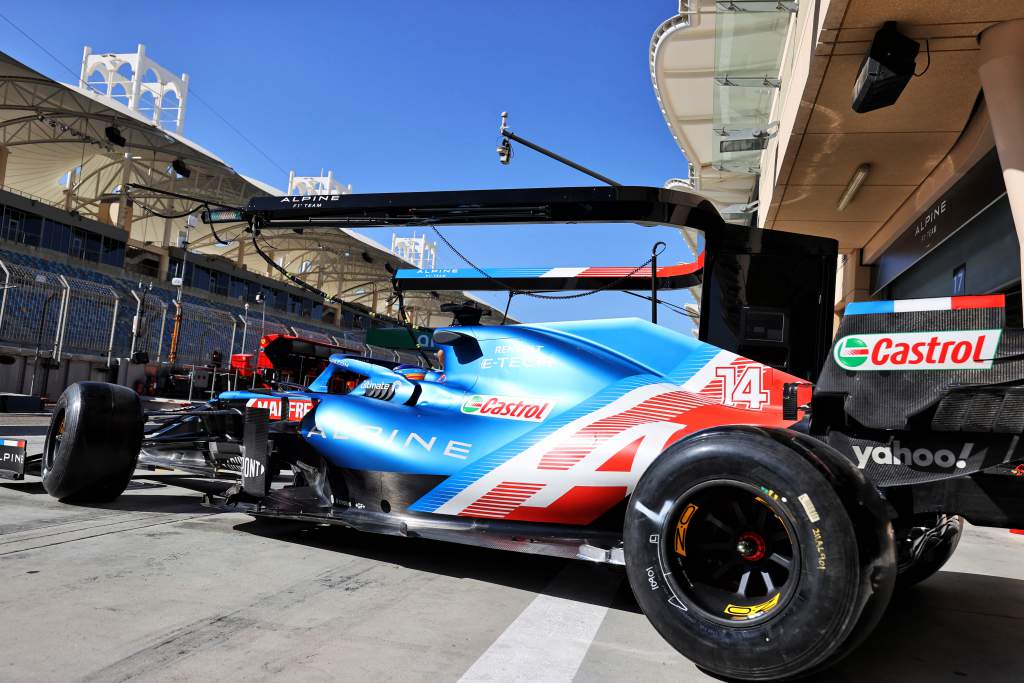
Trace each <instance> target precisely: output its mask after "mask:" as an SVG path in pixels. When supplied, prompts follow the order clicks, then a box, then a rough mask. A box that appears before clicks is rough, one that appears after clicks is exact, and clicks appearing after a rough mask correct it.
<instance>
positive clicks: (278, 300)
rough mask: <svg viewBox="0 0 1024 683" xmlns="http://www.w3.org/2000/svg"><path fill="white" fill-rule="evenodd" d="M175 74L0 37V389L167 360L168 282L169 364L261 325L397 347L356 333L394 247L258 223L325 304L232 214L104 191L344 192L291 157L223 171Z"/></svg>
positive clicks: (55, 383)
mask: <svg viewBox="0 0 1024 683" xmlns="http://www.w3.org/2000/svg"><path fill="white" fill-rule="evenodd" d="M188 85H189V84H188V76H187V75H185V74H181V75H180V76H178V75H175V74H174V73H173V72H171V71H170V70H168V69H165V68H163V67H162V66H160V65H159V64H157V63H156V62H154V61H153V60H152V59H151V58H150V57H149V56H148V55H147V54H146V53H145V48H144V46H142V45H140V46H139V48H138V50H137V52H135V53H128V54H107V53H103V54H94V53H93V52H92V51H91V50H90V49H89V48H86V49H85V54H84V56H83V60H82V69H81V75H80V78H79V81H78V82H77V83H74V84H65V83H60V82H57V81H55V80H53V79H50V78H48V77H46V76H44V75H42V74H40V73H38V72H36V71H34V70H32V69H30V68H28V67H27V66H25V65H24V64H21V63H20V62H18V61H17V60H15V59H14V58H12V57H10V56H8V55H6V54H3V53H0V105H2V106H0V361H2V364H0V391H9V392H16V393H36V394H41V395H46V396H48V397H51V398H52V397H55V396H56V395H59V393H60V392H61V391H62V390H63V389H64V387H66V386H67V385H68V384H70V383H72V382H75V381H79V380H84V379H101V380H107V379H110V380H116V381H119V382H121V383H125V384H128V385H132V384H133V383H134V382H135V381H136V380H137V379H138V378H139V377H140V376H142V375H143V374H144V372H145V369H146V368H145V366H146V365H147V364H148V365H149V366H150V370H152V365H153V364H166V363H167V362H168V354H169V352H170V347H171V334H172V328H173V321H174V317H175V310H176V308H175V300H176V299H177V298H178V297H179V296H180V301H181V327H180V330H179V340H178V346H177V349H176V363H178V364H180V365H185V366H188V365H206V364H209V362H210V357H211V355H212V354H213V352H214V351H217V352H220V354H221V355H222V357H223V358H224V359H227V358H229V357H230V355H231V354H232V353H240V352H247V353H251V352H252V351H254V350H255V348H256V345H257V344H258V341H259V338H260V337H261V336H262V335H263V334H264V333H273V332H286V333H290V334H295V335H297V336H302V337H305V338H311V339H318V340H321V341H324V342H329V343H333V344H338V345H339V346H344V347H346V348H350V349H352V350H353V352H357V353H365V354H369V355H373V356H377V357H381V358H386V359H393V360H402V361H407V362H415V360H416V356H415V355H414V354H411V353H410V352H407V351H393V350H389V349H380V348H374V347H368V346H366V344H365V334H366V330H367V329H369V328H371V327H378V326H381V327H394V326H396V325H398V324H400V321H399V320H398V310H397V307H396V305H395V300H394V297H393V296H392V295H391V287H390V273H389V272H388V271H389V269H392V268H401V267H412V264H411V263H410V262H409V261H408V260H407V259H406V258H403V256H401V255H397V254H393V253H391V252H390V251H389V250H388V249H387V248H385V247H384V246H383V245H382V244H379V243H377V242H376V241H374V240H372V239H370V238H368V237H366V236H364V235H362V234H360V233H357V232H354V231H352V230H347V229H337V230H332V231H324V232H317V233H316V234H308V235H298V234H294V233H289V234H288V235H287V236H275V237H273V238H268V243H267V244H266V246H265V248H266V249H267V251H268V254H269V256H270V258H272V259H273V260H274V261H275V262H276V263H277V264H278V265H280V266H282V267H283V268H285V269H286V270H288V271H289V272H292V273H296V274H299V275H300V276H301V277H302V278H303V279H305V280H307V281H308V282H310V283H312V284H314V285H315V286H317V287H318V288H320V289H322V290H324V291H326V292H328V293H330V294H333V295H335V296H337V297H340V298H342V299H343V300H344V301H345V303H344V304H343V305H337V304H334V303H327V302H324V301H322V300H320V299H318V298H317V297H315V296H313V295H311V294H310V293H309V292H307V291H305V290H303V289H301V288H298V287H295V286H294V285H292V284H291V283H289V282H287V281H286V280H284V279H283V278H281V276H280V275H279V274H278V272H277V271H276V269H274V268H272V267H271V266H270V264H268V263H266V262H264V261H263V260H262V258H261V257H260V256H259V255H258V254H256V253H254V250H253V249H252V248H251V245H249V243H248V237H247V235H246V234H244V232H243V231H244V227H245V226H244V225H237V226H231V225H229V226H221V227H220V228H219V229H218V234H217V235H214V234H213V233H212V232H211V231H210V229H209V227H208V226H204V225H202V224H197V223H196V221H195V220H194V219H193V218H189V217H181V218H166V217H163V216H174V215H177V214H182V213H185V212H187V211H189V210H190V209H192V208H194V207H195V202H193V201H190V200H183V199H175V198H172V197H168V196H166V195H163V194H160V193H158V192H148V191H144V190H134V191H132V192H131V193H128V192H123V191H122V188H123V187H124V186H126V185H128V184H137V185H145V186H148V187H153V188H158V189H160V190H165V191H171V192H176V193H180V194H184V195H188V196H191V197H201V198H202V199H203V200H205V201H209V202H211V203H216V204H220V205H228V206H241V205H244V204H245V203H246V202H248V200H249V199H250V198H251V197H254V196H261V195H283V194H293V193H296V194H308V193H310V192H314V191H315V192H316V193H317V194H329V193H347V192H350V191H351V186H343V185H341V184H340V183H338V181H336V180H335V179H334V176H333V173H331V172H328V173H327V174H326V175H324V174H323V172H321V175H320V176H296V175H295V174H294V173H292V174H291V175H290V177H289V178H288V190H287V191H281V190H278V189H276V188H275V187H273V186H272V185H270V184H267V183H265V182H262V181H259V180H256V179H253V178H249V177H246V176H243V175H241V174H239V173H237V172H236V171H235V170H234V169H232V168H231V166H229V165H228V164H227V163H225V162H224V161H223V160H221V159H220V158H218V157H217V156H216V155H214V154H213V153H212V152H210V151H208V150H206V149H204V148H203V147H201V146H200V145H198V144H196V143H195V142H193V141H191V140H189V139H188V138H186V137H185V136H184V134H183V130H184V126H185V114H186V108H187V103H188ZM158 214H159V215H158ZM222 242H226V243H227V244H224V243H222ZM179 279H180V280H179ZM177 282H180V286H176V285H175V283H177ZM465 298H467V295H464V294H462V293H458V292H456V293H452V292H442V293H436V292H427V293H419V294H413V295H410V296H409V297H407V300H406V309H407V312H408V315H409V317H410V318H411V321H412V322H413V323H414V324H416V325H417V326H421V327H435V326H438V325H443V324H447V323H448V322H449V320H450V316H449V315H447V314H442V313H441V312H440V310H439V307H440V305H441V304H442V303H445V302H448V301H457V300H462V299H465ZM485 307H486V306H485ZM225 365H227V363H226V362H225Z"/></svg>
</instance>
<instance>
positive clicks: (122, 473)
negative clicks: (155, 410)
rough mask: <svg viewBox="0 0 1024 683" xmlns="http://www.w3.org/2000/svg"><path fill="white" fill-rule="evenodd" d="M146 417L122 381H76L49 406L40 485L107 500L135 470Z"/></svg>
mask: <svg viewBox="0 0 1024 683" xmlns="http://www.w3.org/2000/svg"><path fill="white" fill-rule="evenodd" d="M144 424H145V418H144V416H143V412H142V405H141V403H140V401H139V397H138V395H136V393H135V392H134V391H132V390H131V389H128V388H127V387H122V386H118V385H116V384H105V383H103V382H78V383H77V384H72V385H71V386H70V387H68V388H67V390H66V391H65V392H64V393H63V394H62V395H61V397H60V399H59V400H58V401H57V405H56V406H55V407H54V409H53V417H52V418H51V420H50V429H49V431H48V432H47V434H46V446H45V448H44V451H43V463H42V474H43V487H44V488H45V489H46V491H47V493H49V494H50V495H51V496H53V497H54V498H58V499H60V500H62V501H67V502H108V501H111V500H113V499H115V498H117V497H118V496H119V495H121V493H123V492H124V490H125V487H127V486H128V482H129V481H130V480H131V477H132V473H133V472H134V471H135V463H136V461H137V460H138V457H139V448H140V446H141V445H142V431H143V426H144Z"/></svg>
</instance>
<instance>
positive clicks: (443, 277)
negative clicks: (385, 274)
mask: <svg viewBox="0 0 1024 683" xmlns="http://www.w3.org/2000/svg"><path fill="white" fill-rule="evenodd" d="M703 268H704V254H703V253H701V254H700V255H699V256H698V257H697V260H696V261H695V262H694V263H677V264H675V265H671V266H659V267H658V269H657V272H656V274H655V280H656V283H655V284H656V285H657V288H658V289H685V288H687V287H695V286H698V285H700V283H701V271H702V270H703ZM395 285H396V286H397V287H398V288H399V289H401V290H403V291H427V290H437V289H468V290H472V291H477V292H483V291H507V290H509V289H514V290H516V291H520V292H523V291H538V292H541V291H543V292H551V291H560V290H570V291H586V290H593V289H608V290H618V291H621V290H638V289H643V290H649V289H650V288H651V268H650V266H646V267H643V268H636V267H629V266H583V267H561V268H481V269H480V270H476V269H474V268H435V269H429V270H412V269H407V268H402V269H399V270H398V271H396V273H395Z"/></svg>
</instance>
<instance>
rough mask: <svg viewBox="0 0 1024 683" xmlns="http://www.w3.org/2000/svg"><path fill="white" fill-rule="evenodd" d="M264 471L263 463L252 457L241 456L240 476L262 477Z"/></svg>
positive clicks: (248, 477) (247, 477)
mask: <svg viewBox="0 0 1024 683" xmlns="http://www.w3.org/2000/svg"><path fill="white" fill-rule="evenodd" d="M263 472H264V468H263V463H261V462H260V461H259V460H253V459H252V458H247V457H244V456H243V457H242V476H243V477H245V478H246V479H252V478H253V477H262V476H263Z"/></svg>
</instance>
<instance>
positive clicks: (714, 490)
mask: <svg viewBox="0 0 1024 683" xmlns="http://www.w3.org/2000/svg"><path fill="white" fill-rule="evenodd" d="M779 500H780V497H779V495H778V494H776V493H775V492H773V491H771V490H769V489H767V488H765V487H758V486H753V485H751V484H748V483H746V482H741V481H730V480H716V481H709V482H704V483H702V484H700V485H698V486H695V487H693V488H692V489H690V490H689V491H687V492H686V493H684V494H683V495H682V496H681V497H680V498H679V499H678V500H677V501H676V504H675V505H674V507H673V509H672V512H671V513H670V514H669V515H668V517H667V519H666V528H665V533H663V534H662V536H661V538H663V539H665V541H664V542H663V543H662V559H663V561H664V562H665V565H664V566H665V567H666V569H667V572H666V574H667V576H666V578H667V579H668V580H669V581H670V582H671V583H672V584H673V587H674V589H675V590H677V591H678V592H679V593H681V594H682V595H683V596H685V598H686V602H687V604H689V605H692V606H693V607H696V608H697V609H698V610H700V611H701V612H703V613H704V615H705V616H706V617H707V618H710V619H712V620H714V621H717V622H721V623H725V624H729V625H737V626H745V625H749V624H750V623H751V622H753V621H757V622H760V621H763V620H766V619H769V618H771V617H772V616H774V615H775V614H777V613H779V611H781V609H782V607H783V606H784V605H785V604H786V603H787V602H788V601H789V599H790V598H791V597H792V595H793V593H794V592H795V588H796V585H797V583H798V580H799V574H800V557H799V547H798V545H797V544H796V543H794V538H795V534H794V531H793V527H792V525H791V522H790V521H789V520H788V515H787V514H786V511H785V510H784V509H783V508H782V506H781V505H780V503H779Z"/></svg>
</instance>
